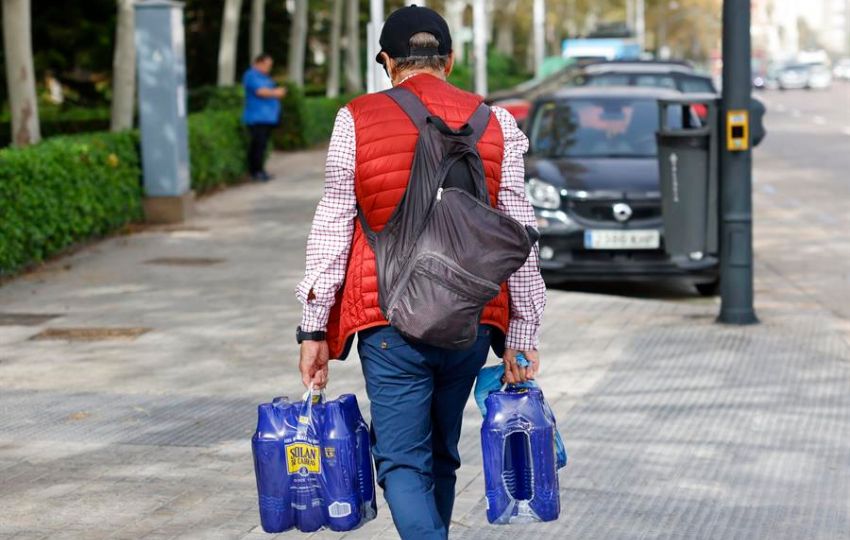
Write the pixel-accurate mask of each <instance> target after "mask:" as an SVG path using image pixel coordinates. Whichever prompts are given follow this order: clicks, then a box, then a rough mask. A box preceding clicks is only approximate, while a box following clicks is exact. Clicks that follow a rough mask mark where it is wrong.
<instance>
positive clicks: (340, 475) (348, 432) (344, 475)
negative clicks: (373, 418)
mask: <svg viewBox="0 0 850 540" xmlns="http://www.w3.org/2000/svg"><path fill="white" fill-rule="evenodd" d="M347 416H350V415H346V414H345V412H344V411H343V404H342V403H340V400H335V401H330V402H328V403H326V404H325V417H324V424H323V430H322V467H323V470H322V480H323V482H322V487H323V491H324V494H323V495H324V502H325V506H324V508H325V523H326V524H327V526H328V528H330V529H331V530H333V531H350V530H352V529H354V528H356V527H357V526H358V525H359V524H360V521H361V508H362V506H363V504H362V501H361V498H360V492H359V490H358V489H357V487H358V486H357V483H358V478H357V439H356V434H355V424H354V423H353V422H352V421H351V419H350V418H347Z"/></svg>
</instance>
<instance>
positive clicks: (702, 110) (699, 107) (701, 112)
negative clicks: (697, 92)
mask: <svg viewBox="0 0 850 540" xmlns="http://www.w3.org/2000/svg"><path fill="white" fill-rule="evenodd" d="M691 108H692V109H693V111H694V112H695V113H696V114H697V116H699V118H700V120H705V119H706V118H708V107H706V106H705V105H703V104H701V103H697V104H696V105H691Z"/></svg>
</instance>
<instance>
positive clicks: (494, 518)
mask: <svg viewBox="0 0 850 540" xmlns="http://www.w3.org/2000/svg"><path fill="white" fill-rule="evenodd" d="M486 405H487V416H486V417H485V418H484V423H483V424H482V426H481V447H482V450H483V457H484V483H485V487H486V494H487V520H488V521H489V522H490V523H498V524H504V523H521V522H529V521H552V520H554V519H557V518H558V514H559V513H560V497H559V493H558V474H557V468H556V458H555V451H554V448H555V425H554V422H553V419H552V417H551V415H549V414H546V410H545V405H544V400H543V394H542V392H541V391H540V390H539V389H537V388H510V387H509V388H508V389H507V391H503V392H494V393H492V394H490V395H489V396H488V397H487V399H486Z"/></svg>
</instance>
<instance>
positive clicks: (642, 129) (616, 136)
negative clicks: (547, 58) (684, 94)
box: [529, 97, 682, 158]
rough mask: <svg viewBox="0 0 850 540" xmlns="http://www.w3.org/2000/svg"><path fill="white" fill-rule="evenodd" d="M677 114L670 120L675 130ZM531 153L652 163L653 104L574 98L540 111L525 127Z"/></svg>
mask: <svg viewBox="0 0 850 540" xmlns="http://www.w3.org/2000/svg"><path fill="white" fill-rule="evenodd" d="M681 123H682V114H675V113H673V114H670V124H671V126H670V127H680V126H681ZM529 128H530V129H529V132H530V134H531V150H532V152H533V153H535V154H539V155H542V156H546V157H574V158H603V157H611V158H617V157H627V158H628V157H632V158H638V157H653V156H655V155H656V153H657V147H656V144H655V132H656V131H657V130H658V103H657V102H656V101H655V100H654V99H647V98H628V97H622V98H620V97H618V98H611V97H604V98H603V97H600V98H580V99H579V98H577V99H571V100H569V101H562V102H554V101H553V102H549V103H544V104H542V105H540V106H539V107H538V108H537V111H536V112H535V114H534V118H533V119H532V123H531V125H530V126H529Z"/></svg>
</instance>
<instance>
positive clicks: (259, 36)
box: [251, 0, 266, 61]
mask: <svg viewBox="0 0 850 540" xmlns="http://www.w3.org/2000/svg"><path fill="white" fill-rule="evenodd" d="M265 24H266V0H253V1H252V2H251V61H253V60H254V58H256V57H258V56H259V55H261V54H262V53H263V29H264V27H265Z"/></svg>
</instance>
